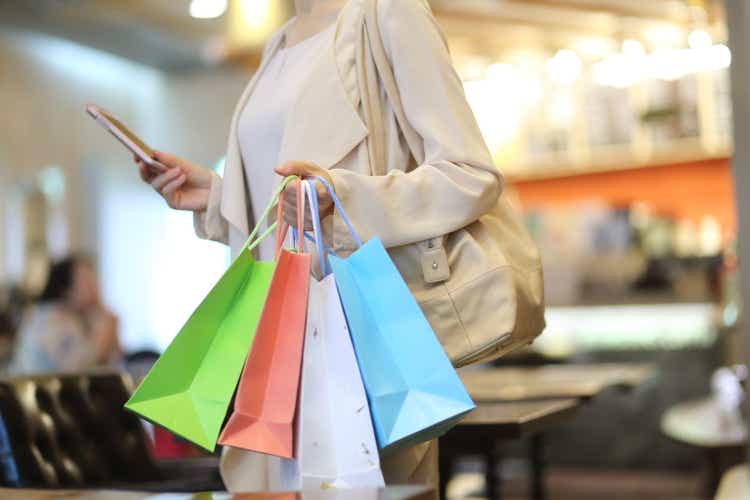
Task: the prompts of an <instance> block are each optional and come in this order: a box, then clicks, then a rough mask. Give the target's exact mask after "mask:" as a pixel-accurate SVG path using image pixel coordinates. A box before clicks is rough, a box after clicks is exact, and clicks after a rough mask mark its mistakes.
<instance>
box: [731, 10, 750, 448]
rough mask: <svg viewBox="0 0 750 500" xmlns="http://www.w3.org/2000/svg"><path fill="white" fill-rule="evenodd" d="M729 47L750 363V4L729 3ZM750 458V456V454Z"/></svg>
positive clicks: (734, 162) (744, 329)
mask: <svg viewBox="0 0 750 500" xmlns="http://www.w3.org/2000/svg"><path fill="white" fill-rule="evenodd" d="M726 9H727V21H728V24H729V46H730V48H731V49H732V68H731V71H730V74H731V78H732V116H733V120H734V157H733V158H732V170H733V173H734V182H735V193H736V198H737V213H738V221H737V228H738V231H737V233H738V234H737V243H738V255H739V262H740V283H741V287H740V290H741V294H742V297H743V310H744V314H743V316H744V318H745V319H741V320H740V326H739V328H740V329H741V333H742V336H743V338H744V343H745V360H746V362H747V363H748V364H750V323H748V321H747V315H748V313H750V226H748V225H747V224H748V220H750V2H748V1H747V0H726ZM749 456H750V455H749Z"/></svg>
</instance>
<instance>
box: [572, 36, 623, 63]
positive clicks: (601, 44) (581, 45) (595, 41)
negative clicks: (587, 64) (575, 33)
mask: <svg viewBox="0 0 750 500" xmlns="http://www.w3.org/2000/svg"><path fill="white" fill-rule="evenodd" d="M574 46H575V49H576V52H578V53H580V54H582V55H583V56H584V58H589V59H603V58H605V57H607V56H608V55H610V54H611V53H612V52H614V50H615V48H614V42H613V41H612V40H611V39H610V38H604V37H585V38H581V39H579V40H577V41H576V42H574Z"/></svg>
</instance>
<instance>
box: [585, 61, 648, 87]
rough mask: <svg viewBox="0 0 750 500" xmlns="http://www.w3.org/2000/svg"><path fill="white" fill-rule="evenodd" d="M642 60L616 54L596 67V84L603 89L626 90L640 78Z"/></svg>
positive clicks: (594, 73)
mask: <svg viewBox="0 0 750 500" xmlns="http://www.w3.org/2000/svg"><path fill="white" fill-rule="evenodd" d="M640 60H641V58H633V57H627V56H624V55H623V54H615V55H613V56H610V57H608V58H606V59H605V60H604V61H602V62H600V63H597V64H595V65H594V68H593V71H592V75H593V78H594V82H596V84H597V85H601V86H602V87H614V88H618V89H624V88H627V87H630V86H631V85H633V84H634V83H636V82H637V81H638V80H639V78H640V75H639V66H638V65H639V62H640Z"/></svg>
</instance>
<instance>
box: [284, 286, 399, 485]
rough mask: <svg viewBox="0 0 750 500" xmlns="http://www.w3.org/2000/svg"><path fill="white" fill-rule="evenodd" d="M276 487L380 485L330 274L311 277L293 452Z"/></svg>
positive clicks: (367, 414)
mask: <svg viewBox="0 0 750 500" xmlns="http://www.w3.org/2000/svg"><path fill="white" fill-rule="evenodd" d="M281 480H282V484H281V485H279V487H278V488H273V489H280V490H300V489H301V490H308V489H320V488H324V489H329V488H341V489H343V488H382V487H383V486H385V482H384V481H383V474H382V472H381V471H380V460H379V457H378V446H377V443H376V441H375V433H374V431H373V428H372V420H371V417H370V408H369V405H368V403H367V396H366V395H365V389H364V386H363V385H362V378H361V376H360V374H359V366H358V365H357V359H356V357H355V354H354V348H353V346H352V342H351V339H350V338H349V332H348V330H347V328H346V319H345V318H344V312H343V310H342V308H341V303H340V302H339V295H338V291H337V290H336V282H335V281H334V279H333V275H329V276H328V277H326V278H324V279H323V281H320V282H318V281H316V280H314V279H313V280H311V281H310V297H309V302H308V312H307V328H306V330H305V350H304V354H303V356H302V383H301V389H300V404H299V405H298V413H297V436H296V455H295V459H294V460H282V461H281Z"/></svg>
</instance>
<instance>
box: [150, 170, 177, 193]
mask: <svg viewBox="0 0 750 500" xmlns="http://www.w3.org/2000/svg"><path fill="white" fill-rule="evenodd" d="M180 175H182V171H181V170H180V169H178V168H171V169H169V170H167V171H166V172H164V173H163V174H160V175H157V176H156V177H154V178H153V179H152V180H151V187H153V188H154V189H155V190H156V191H158V192H160V193H161V190H162V189H164V186H166V185H167V184H169V183H170V182H172V181H173V180H175V179H176V178H177V177H178V176H180Z"/></svg>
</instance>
